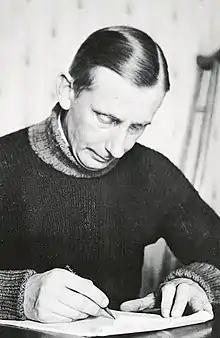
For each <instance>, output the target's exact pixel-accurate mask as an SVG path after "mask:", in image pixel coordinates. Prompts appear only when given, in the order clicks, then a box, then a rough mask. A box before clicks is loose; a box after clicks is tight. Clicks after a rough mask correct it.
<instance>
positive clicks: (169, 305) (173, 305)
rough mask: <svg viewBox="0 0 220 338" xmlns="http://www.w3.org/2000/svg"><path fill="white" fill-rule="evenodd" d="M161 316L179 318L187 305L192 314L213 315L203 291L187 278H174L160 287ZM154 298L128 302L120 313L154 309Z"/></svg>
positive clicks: (149, 295) (151, 295) (147, 297)
mask: <svg viewBox="0 0 220 338" xmlns="http://www.w3.org/2000/svg"><path fill="white" fill-rule="evenodd" d="M160 292H161V304H160V307H161V314H162V316H163V317H176V318H177V317H181V316H182V315H183V313H184V310H185V309H186V306H187V305H188V306H189V307H190V309H191V310H192V312H198V311H201V310H205V311H208V312H209V313H211V314H213V312H212V306H211V304H210V302H209V300H208V297H207V295H206V293H205V291H204V290H203V289H202V288H201V287H200V286H199V284H197V283H196V282H193V281H192V280H191V279H188V278H176V279H173V280H171V281H169V282H167V283H165V284H162V285H161V286H160ZM155 303H156V296H155V294H154V293H150V294H148V295H147V296H146V297H144V298H139V299H135V300H130V301H127V302H124V303H122V304H121V307H120V308H121V310H122V311H131V312H141V311H143V310H144V309H150V308H153V307H155Z"/></svg>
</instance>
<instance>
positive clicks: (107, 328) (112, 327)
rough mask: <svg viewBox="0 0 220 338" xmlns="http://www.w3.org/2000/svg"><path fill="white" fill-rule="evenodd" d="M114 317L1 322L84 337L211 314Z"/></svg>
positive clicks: (186, 322) (158, 327) (171, 324)
mask: <svg viewBox="0 0 220 338" xmlns="http://www.w3.org/2000/svg"><path fill="white" fill-rule="evenodd" d="M112 312H113V314H114V315H115V317H116V319H115V320H114V319H111V318H109V317H107V316H106V317H102V316H100V317H96V318H87V319H83V320H79V321H76V322H72V323H65V324H42V323H38V322H34V321H29V320H26V321H16V320H0V325H6V326H16V327H20V328H26V329H31V330H35V331H42V332H55V333H62V334H71V335H78V336H83V337H93V336H108V335H115V334H124V333H134V332H147V331H156V330H164V329H168V328H174V327H180V326H186V325H192V324H198V323H203V322H206V321H209V320H211V319H213V316H212V315H211V314H210V313H208V312H206V311H200V312H197V313H194V314H192V315H189V316H184V317H180V318H163V317H161V316H160V315H156V314H149V313H131V312H122V311H113V310H112Z"/></svg>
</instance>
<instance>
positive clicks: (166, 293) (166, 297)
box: [161, 283, 176, 318]
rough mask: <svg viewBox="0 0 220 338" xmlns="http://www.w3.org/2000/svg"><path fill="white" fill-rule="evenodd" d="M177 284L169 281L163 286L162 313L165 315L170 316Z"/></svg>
mask: <svg viewBox="0 0 220 338" xmlns="http://www.w3.org/2000/svg"><path fill="white" fill-rule="evenodd" d="M175 293H176V286H175V285H174V284H172V283H167V284H165V285H164V286H163V287H162V288H161V294H162V300H161V314H162V316H163V317H166V318H167V317H169V316H170V311H171V308H172V305H173V301H174V296H175Z"/></svg>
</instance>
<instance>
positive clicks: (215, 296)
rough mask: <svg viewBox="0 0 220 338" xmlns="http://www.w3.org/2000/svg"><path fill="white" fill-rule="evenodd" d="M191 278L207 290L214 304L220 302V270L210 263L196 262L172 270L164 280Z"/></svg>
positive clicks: (209, 298)
mask: <svg viewBox="0 0 220 338" xmlns="http://www.w3.org/2000/svg"><path fill="white" fill-rule="evenodd" d="M181 277H183V278H189V279H191V280H193V281H194V282H196V283H198V284H199V286H201V287H202V288H203V290H204V291H205V292H206V295H207V297H208V300H209V301H210V303H211V304H212V305H219V304H220V287H219V282H220V270H219V269H217V268H216V267H214V266H213V265H210V264H208V263H199V262H194V263H191V264H189V265H186V266H183V267H180V268H178V269H176V270H174V271H172V272H171V273H170V274H169V275H168V276H167V277H166V278H165V280H164V282H165V283H166V282H168V281H171V280H173V279H175V278H181Z"/></svg>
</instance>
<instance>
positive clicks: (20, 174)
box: [0, 111, 220, 319]
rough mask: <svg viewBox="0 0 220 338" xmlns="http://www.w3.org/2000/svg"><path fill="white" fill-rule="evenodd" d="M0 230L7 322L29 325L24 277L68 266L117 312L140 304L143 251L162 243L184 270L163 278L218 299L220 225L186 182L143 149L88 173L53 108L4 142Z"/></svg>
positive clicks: (0, 143)
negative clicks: (181, 280) (192, 284)
mask: <svg viewBox="0 0 220 338" xmlns="http://www.w3.org/2000/svg"><path fill="white" fill-rule="evenodd" d="M0 226H1V243H0V267H1V269H2V271H0V317H1V318H4V319H6V318H7V319H25V316H24V312H23V306H22V304H23V297H24V288H25V283H26V281H27V279H28V278H29V277H30V276H31V275H32V274H33V273H34V272H35V271H37V272H43V271H47V270H49V269H52V268H55V267H64V266H65V265H66V264H69V265H71V266H72V267H73V269H74V270H75V272H76V273H77V274H78V275H80V276H82V277H85V278H89V279H91V280H93V281H94V283H95V284H96V285H97V286H98V287H99V288H100V289H102V290H103V291H104V292H105V293H106V294H107V296H108V297H109V299H110V307H111V308H115V309H117V308H119V305H120V304H121V302H123V301H125V300H128V299H132V298H136V297H138V293H139V289H140V283H141V268H142V263H143V252H144V247H145V246H146V245H148V244H151V243H153V242H155V241H156V240H157V239H158V238H160V237H163V238H165V240H166V241H167V243H168V245H169V246H170V248H171V250H172V251H173V252H174V254H175V255H176V257H177V258H178V259H179V260H180V261H181V262H182V263H183V264H185V265H187V264H188V266H184V267H182V268H180V269H178V270H177V271H176V272H172V274H171V275H170V276H168V278H167V280H170V279H172V278H175V277H176V276H177V277H181V276H183V277H187V278H192V279H193V280H195V281H196V282H198V283H199V284H200V285H201V286H202V287H203V288H204V289H205V291H206V292H207V295H208V297H209V300H210V301H211V302H212V303H214V302H215V303H219V302H220V293H219V286H218V285H219V282H220V272H219V270H218V268H219V266H220V259H219V238H220V232H219V226H220V221H219V218H218V217H217V215H216V214H215V213H214V211H213V210H212V209H211V208H210V207H209V206H208V205H207V204H206V203H205V202H204V201H202V200H201V198H200V197H199V195H198V194H197V192H196V191H195V189H194V188H193V187H192V186H191V185H190V184H189V182H188V181H187V180H186V179H185V177H184V175H183V174H182V173H181V172H180V171H179V170H178V169H177V168H176V167H175V166H174V165H173V164H172V163H171V162H170V161H169V160H168V159H166V158H165V157H164V156H163V155H161V154H159V153H157V152H156V151H153V150H151V149H148V148H145V147H143V146H141V145H138V144H136V145H135V146H134V147H133V148H132V149H131V150H130V151H129V152H128V153H127V154H125V155H124V156H123V158H122V159H120V160H119V161H118V162H117V161H116V162H114V163H113V164H112V165H111V166H110V167H108V168H106V169H105V170H103V171H101V172H97V173H91V172H87V171H85V170H82V169H81V168H79V167H78V165H77V163H76V162H75V160H74V158H73V156H72V154H71V152H70V150H69V148H68V146H67V145H66V144H65V142H63V141H62V138H61V136H60V134H59V130H58V127H57V112H56V111H54V112H53V113H52V115H51V117H49V118H48V119H46V120H45V121H44V122H42V123H40V124H37V125H34V126H32V127H30V128H26V129H23V130H21V131H18V132H16V133H13V134H10V135H7V136H4V137H3V138H1V140H0ZM192 262H195V263H192ZM200 262H203V263H200Z"/></svg>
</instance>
